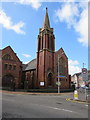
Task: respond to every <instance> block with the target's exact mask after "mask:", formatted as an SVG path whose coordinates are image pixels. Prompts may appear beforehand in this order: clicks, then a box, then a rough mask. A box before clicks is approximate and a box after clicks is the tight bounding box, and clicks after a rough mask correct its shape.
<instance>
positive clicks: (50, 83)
mask: <svg viewBox="0 0 90 120" xmlns="http://www.w3.org/2000/svg"><path fill="white" fill-rule="evenodd" d="M51 86H52V73H49V74H48V87H51Z"/></svg>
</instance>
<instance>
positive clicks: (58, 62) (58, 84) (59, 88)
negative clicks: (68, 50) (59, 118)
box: [58, 55, 60, 93]
mask: <svg viewBox="0 0 90 120" xmlns="http://www.w3.org/2000/svg"><path fill="white" fill-rule="evenodd" d="M59 58H60V56H59V55H58V93H60V85H59V82H60V81H59V71H60V70H59Z"/></svg>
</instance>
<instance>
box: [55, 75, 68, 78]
mask: <svg viewBox="0 0 90 120" xmlns="http://www.w3.org/2000/svg"><path fill="white" fill-rule="evenodd" d="M57 77H59V78H66V76H63V75H59V76H57Z"/></svg>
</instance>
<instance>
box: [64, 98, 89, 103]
mask: <svg viewBox="0 0 90 120" xmlns="http://www.w3.org/2000/svg"><path fill="white" fill-rule="evenodd" d="M66 101H71V102H77V103H84V104H90V103H88V102H83V101H76V100H71V99H70V98H66Z"/></svg>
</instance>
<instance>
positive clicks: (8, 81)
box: [2, 75, 14, 87]
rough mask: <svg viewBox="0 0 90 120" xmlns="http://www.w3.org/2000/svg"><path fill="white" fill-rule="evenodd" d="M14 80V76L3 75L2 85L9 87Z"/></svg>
mask: <svg viewBox="0 0 90 120" xmlns="http://www.w3.org/2000/svg"><path fill="white" fill-rule="evenodd" d="M13 82H14V76H12V75H5V76H4V77H3V79H2V87H11V86H12V83H13Z"/></svg>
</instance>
